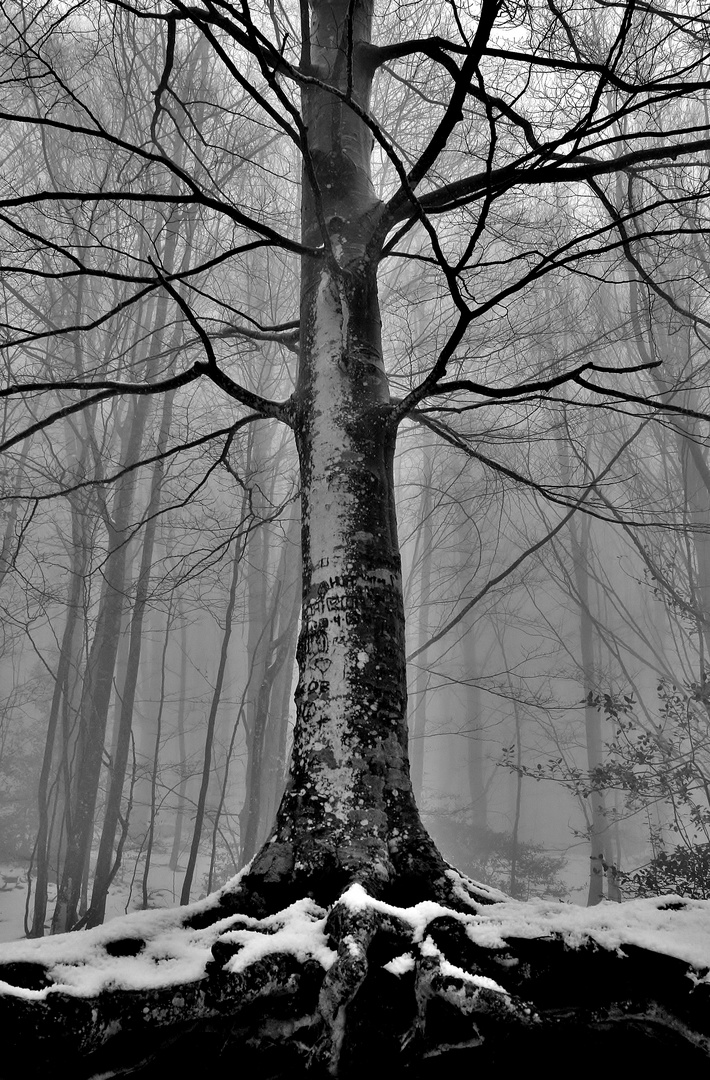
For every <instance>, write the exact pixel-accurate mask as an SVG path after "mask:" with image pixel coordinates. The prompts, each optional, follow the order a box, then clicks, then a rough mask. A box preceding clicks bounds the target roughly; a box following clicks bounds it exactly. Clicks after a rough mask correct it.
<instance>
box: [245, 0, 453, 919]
mask: <svg viewBox="0 0 710 1080" xmlns="http://www.w3.org/2000/svg"><path fill="white" fill-rule="evenodd" d="M370 21H371V6H370V5H369V4H367V3H362V2H357V0H356V2H355V3H352V2H348V0H335V2H333V3H326V2H324V0H315V2H314V3H313V4H312V5H311V47H310V62H311V70H312V71H313V72H314V74H316V75H317V77H318V79H319V80H320V81H321V82H323V83H325V84H329V85H331V86H334V87H336V88H337V89H338V90H339V91H340V93H341V94H342V95H345V96H349V97H351V98H352V100H353V101H354V102H355V103H356V104H357V106H358V107H359V108H361V109H365V110H366V109H367V108H368V104H369V96H370V89H371V80H372V70H371V68H370V67H369V64H368V62H367V50H366V46H367V43H368V42H369V40H370ZM303 115H304V119H305V124H306V127H307V131H308V147H309V155H308V159H309V161H310V164H311V167H312V171H311V172H310V174H309V170H308V168H306V170H305V175H304V195H303V208H302V238H303V241H304V243H305V244H308V245H311V246H313V247H318V246H322V247H323V252H322V255H320V256H313V257H305V258H304V260H303V265H302V279H301V280H302V286H301V331H300V353H299V357H300V362H299V373H298V380H297V387H296V392H295V394H294V397H293V402H292V412H291V420H292V424H293V428H294V431H295V435H296V444H297V448H298V454H299V461H300V472H301V490H302V553H303V593H302V595H303V607H302V625H301V631H300V635H299V643H298V665H299V678H298V685H297V689H296V728H295V733H294V745H293V756H292V764H291V773H290V778H289V783H288V786H287V789H286V793H285V795H284V798H283V800H282V802H281V806H280V808H279V812H278V815H277V823H276V827H275V831H274V833H273V834H272V838H271V841H270V842H268V843H267V844H266V845H265V846H264V848H262V850H261V852H260V853H259V855H257V857H256V860H255V862H254V864H253V865H252V871H251V875H252V879H253V878H254V877H258V878H259V879H260V880H261V885H262V896H264V897H265V893H266V892H267V891H268V885H269V883H273V884H274V886H278V887H279V888H280V893H281V895H282V896H283V893H284V889H286V890H287V891H288V892H290V893H292V894H293V896H294V897H295V896H297V895H303V892H304V890H305V892H306V893H310V894H311V895H318V896H319V897H320V898H321V899H322V901H323V902H326V901H327V900H328V899H330V898H334V897H336V896H338V895H339V894H340V892H341V890H342V889H343V888H344V887H346V886H347V884H349V883H351V882H353V881H359V882H361V883H362V884H363V885H364V886H365V887H366V888H367V889H368V890H369V891H371V892H373V893H375V894H380V895H381V894H382V893H383V892H384V891H385V890H386V889H387V888H388V887H389V890H390V891H389V895H390V896H392V895H397V889H398V887H400V888H402V889H403V890H409V891H408V893H407V895H408V900H409V902H411V900H412V898H413V896H414V895H416V894H417V893H419V892H420V891H421V890H422V889H423V888H428V889H429V890H431V887H432V883H434V882H436V880H437V879H440V878H441V877H442V876H443V873H444V870H445V864H444V863H443V860H441V858H440V856H439V855H438V853H437V852H436V849H435V848H434V846H433V843H432V841H431V840H430V839H429V837H428V836H427V834H426V832H425V831H424V829H423V826H422V825H421V822H420V820H419V815H418V813H417V810H416V806H415V803H414V798H413V794H412V785H411V782H410V777H409V763H408V756H407V742H408V730H407V708H406V706H407V690H406V675H405V643H404V609H403V602H402V576H401V562H400V554H399V547H398V540H397V525H396V520H395V507H394V484H393V456H394V445H395V431H394V428H393V426H392V425H391V424H390V423H389V415H390V395H389V386H388V381H387V376H386V373H385V369H384V363H383V356H382V344H381V337H380V313H379V304H378V296H377V264H378V257H379V251H378V250H377V246H376V245H375V244H374V243H373V242H372V237H373V235H374V231H375V225H376V222H377V216H378V211H379V205H380V204H379V203H378V200H377V198H376V196H375V193H374V190H373V188H372V183H371V179H370V152H371V146H372V140H371V135H370V131H369V129H368V128H367V126H366V125H365V124H364V123H363V122H362V120H361V119H360V118H359V117H358V116H357V115H356V113H355V112H353V110H352V109H350V107H349V105H348V104H347V102H346V101H343V100H342V98H341V97H339V96H335V95H333V94H331V93H329V92H328V90H327V89H323V88H321V87H319V86H316V85H313V84H310V85H308V86H306V87H305V88H304V91H303ZM427 876H428V881H426V880H425V879H426V878H427Z"/></svg>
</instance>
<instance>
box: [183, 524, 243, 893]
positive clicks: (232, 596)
mask: <svg viewBox="0 0 710 1080" xmlns="http://www.w3.org/2000/svg"><path fill="white" fill-rule="evenodd" d="M243 553H244V547H243V543H242V542H241V541H240V540H236V541H235V543H234V559H233V561H232V580H231V583H230V586H229V595H228V598H227V610H226V612H225V616H224V633H223V634H222V645H221V648H220V653H219V664H218V666H217V678H216V680H215V685H214V691H213V693H212V702H211V705H210V711H209V716H208V717H207V728H206V730H205V752H204V758H203V761H202V779H201V782H200V792H199V795H198V797H197V807H196V809H195V822H194V826H193V830H192V843H191V845H190V854H189V856H188V859H187V867H186V869H185V877H184V879H183V883H182V892H181V894H180V903H181V904H189V902H190V890H191V888H192V879H193V877H194V874H195V866H196V865H197V856H198V854H199V850H200V840H201V839H202V825H203V822H204V819H205V806H206V804H207V791H208V789H209V784H210V776H211V774H212V749H213V744H214V730H215V724H216V721H217V711H218V709H219V702H220V698H221V696H222V686H223V684H224V673H225V671H226V668H227V656H228V653H229V640H230V638H231V636H232V624H233V619H234V605H235V601H236V596H237V584H238V582H239V571H240V567H241V560H242V555H243Z"/></svg>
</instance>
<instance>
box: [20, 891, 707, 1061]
mask: <svg viewBox="0 0 710 1080" xmlns="http://www.w3.org/2000/svg"><path fill="white" fill-rule="evenodd" d="M245 880H248V878H247V879H245ZM448 880H449V888H450V890H451V891H453V892H454V893H455V894H456V895H457V896H458V899H459V905H458V906H459V911H458V912H455V911H452V910H446V908H445V907H444V906H442V905H440V904H439V903H437V902H435V901H431V900H430V901H427V902H424V903H420V904H419V905H418V906H415V907H408V908H405V907H402V908H397V907H394V906H391V905H389V904H387V903H385V902H383V901H377V900H372V899H371V898H369V897H368V896H367V895H366V893H365V892H364V890H363V889H362V888H360V887H358V886H356V887H354V888H350V889H349V890H348V891H347V892H346V893H345V894H344V895H343V896H342V897H340V898H339V899H338V900H337V902H335V903H334V904H333V905H331V907H330V909H329V910H328V911H326V910H324V909H323V908H319V907H317V906H316V904H315V903H314V902H313V901H310V900H302V901H300V903H297V904H295V905H293V906H292V907H291V908H288V909H286V910H284V911H282V912H280V913H279V914H277V915H269V916H266V917H264V918H261V919H256V918H254V917H247V916H244V915H241V914H232V915H229V916H227V917H224V916H223V905H220V904H212V905H211V906H209V905H207V904H204V903H203V904H202V905H201V909H202V910H201V911H198V912H195V911H190V910H189V909H187V910H186V909H182V911H181V912H178V913H175V918H174V922H173V925H172V926H168V929H167V931H166V926H167V919H168V916H169V914H170V913H166V912H152V913H141V914H140V918H138V917H134V918H133V919H132V918H131V917H129V918H127V919H125V920H117V921H114V922H113V923H112V924H107V926H105V927H102V928H98V929H97V930H95V931H87V932H86V934H82V935H67V936H65V937H64V938H55V939H48V940H47V941H45V942H37V941H33V942H27V943H21V944H22V946H23V947H24V949H25V953H24V954H22V955H23V956H24V957H25V958H24V959H21V960H15V961H14V962H8V963H5V964H4V965H3V964H0V978H2V979H3V980H4V981H5V982H6V983H8V984H10V986H15V987H26V988H29V989H30V990H33V991H35V994H34V996H33V995H27V996H24V997H22V996H16V993H13V992H12V990H11V989H10V988H9V987H5V988H3V987H0V989H5V991H6V992H5V993H3V994H2V995H1V996H0V1022H1V1024H2V1031H3V1051H4V1054H3V1058H4V1059H5V1060H6V1061H7V1062H10V1061H13V1062H14V1061H15V1060H19V1059H20V1058H21V1059H22V1061H23V1074H24V1075H25V1076H39V1075H43V1074H45V1073H46V1072H47V1070H49V1069H53V1068H54V1067H55V1063H56V1061H57V1060H61V1061H63V1062H64V1063H65V1066H66V1068H67V1070H69V1071H71V1073H72V1075H73V1076H76V1077H84V1078H87V1077H99V1076H101V1077H109V1076H121V1075H126V1074H128V1073H131V1075H136V1076H143V1077H145V1078H148V1077H154V1078H157V1077H164V1076H166V1075H169V1074H170V1075H173V1076H176V1077H180V1076H183V1075H184V1076H188V1075H190V1074H191V1068H188V1067H187V1066H186V1061H187V1060H188V1059H189V1060H190V1061H191V1062H192V1061H194V1059H195V1054H197V1055H199V1060H200V1063H201V1071H202V1072H203V1074H204V1070H205V1069H206V1068H211V1067H214V1068H215V1069H216V1068H219V1067H220V1065H225V1064H226V1063H228V1062H229V1063H236V1062H239V1066H240V1075H243V1076H246V1077H249V1078H250V1080H261V1078H264V1080H266V1078H268V1077H281V1076H283V1077H288V1078H289V1080H294V1078H296V1077H299V1076H301V1075H303V1076H316V1077H330V1076H332V1077H345V1078H347V1077H354V1076H355V1075H360V1074H361V1073H362V1071H363V1069H365V1068H370V1069H371V1068H373V1067H374V1066H375V1065H376V1066H377V1069H378V1072H384V1073H385V1075H386V1073H387V1072H388V1071H389V1072H390V1073H391V1074H392V1075H394V1076H399V1075H401V1076H403V1077H415V1078H419V1077H421V1078H430V1077H435V1076H439V1075H443V1074H444V1073H445V1072H448V1071H450V1069H451V1068H452V1067H454V1066H455V1065H456V1064H457V1063H459V1062H461V1063H462V1064H465V1065H466V1066H467V1067H474V1066H482V1065H485V1066H500V1067H501V1068H503V1067H505V1068H511V1069H512V1068H515V1069H516V1071H517V1069H519V1068H520V1067H523V1066H526V1065H527V1061H528V1058H529V1056H530V1055H540V1054H542V1055H548V1054H550V1053H552V1052H553V1051H554V1052H555V1054H560V1053H563V1052H565V1051H566V1050H567V1051H569V1053H570V1054H571V1055H572V1056H573V1057H574V1058H577V1059H578V1058H579V1053H580V1050H581V1052H582V1054H583V1055H587V1056H588V1057H589V1060H591V1059H592V1058H594V1059H596V1060H597V1061H598V1054H600V1053H602V1054H604V1055H608V1054H615V1053H622V1052H623V1053H628V1052H631V1053H633V1054H634V1056H635V1059H636V1064H637V1066H638V1067H643V1064H644V1060H645V1063H646V1064H647V1065H648V1067H650V1068H651V1071H652V1072H654V1074H655V1075H659V1071H658V1070H659V1068H660V1066H661V1065H663V1063H664V1062H665V1063H666V1064H667V1066H668V1067H671V1065H672V1067H673V1068H674V1070H675V1071H676V1072H677V1071H678V1070H679V1068H681V1067H684V1066H688V1067H689V1066H691V1065H693V1064H695V1065H700V1064H701V1063H702V1064H705V1066H706V1067H707V1065H706V1063H707V1058H708V1057H710V1008H709V1006H710V987H708V984H707V983H706V982H704V981H703V979H702V973H700V975H698V973H695V974H694V973H693V972H692V969H691V968H690V965H689V964H688V963H686V962H684V961H681V960H677V959H674V958H672V957H667V956H663V955H659V954H657V953H651V952H649V951H647V950H645V949H642V948H634V947H628V946H625V947H624V952H625V954H626V955H619V954H618V953H617V952H616V951H614V950H608V949H603V948H600V947H599V946H598V945H597V944H595V942H594V941H593V940H592V939H591V938H587V939H586V940H583V941H580V942H579V943H577V944H575V946H574V947H570V945H569V944H566V943H565V941H564V940H563V936H562V934H560V933H558V932H554V930H553V931H552V932H551V933H549V934H547V935H546V936H545V937H537V938H530V937H519V938H516V937H513V936H511V935H506V937H505V941H504V942H503V941H500V940H499V941H493V939H491V944H490V945H486V944H482V943H481V940H480V937H481V935H480V933H479V934H478V938H479V939H478V940H477V935H476V933H474V932H473V931H474V930H475V928H476V927H478V929H479V930H480V928H481V926H482V925H483V924H484V923H485V925H486V926H490V927H494V926H495V918H494V916H495V910H496V907H497V905H495V904H494V906H493V907H491V906H490V900H491V899H493V898H492V897H491V896H490V895H489V896H488V897H487V899H488V901H489V903H488V904H487V905H485V906H484V905H482V904H481V900H480V898H479V899H478V900H477V902H476V905H475V907H474V906H471V901H469V903H468V904H466V902H465V899H464V898H465V896H466V892H465V890H464V889H463V888H462V882H461V879H458V878H457V875H454V874H450V875H449V878H448ZM240 891H244V883H243V884H242V887H241V890H240ZM470 891H471V892H477V891H478V890H477V889H476V888H475V887H473V886H471V887H470ZM483 892H484V893H485V890H483ZM503 907H505V908H506V910H509V909H510V905H503ZM524 907H525V905H520V908H521V910H522V909H523V908H524ZM462 908H468V911H467V912H466V911H464V912H462V911H461V909H462ZM562 909H563V906H560V909H559V910H562ZM500 910H503V908H501V909H500ZM218 913H222V916H223V917H221V919H219V921H215V916H216V915H217V914H218ZM198 916H199V917H198ZM141 920H142V921H141ZM151 920H152V922H151ZM161 920H162V921H161ZM200 924H201V925H200ZM151 925H154V932H152V933H151V932H150V927H151ZM139 930H142V931H143V933H142V934H139V932H138V931H139ZM146 931H147V932H146ZM92 935H93V936H92ZM161 935H162V936H161ZM79 938H80V939H81V940H82V941H84V942H93V943H94V944H93V945H92V948H93V949H94V952H93V953H92V957H93V958H94V959H93V960H92V962H94V963H95V964H96V968H97V971H99V972H100V971H102V970H103V969H104V967H105V968H106V978H105V979H104V982H103V984H101V985H100V986H99V988H98V991H97V992H96V994H95V996H93V997H88V996H76V992H77V991H76V990H74V991H72V977H73V974H75V975H76V978H77V979H78V980H79V982H76V987H79V988H80V985H81V984H80V976H81V971H79V970H78V962H77V961H76V959H75V960H74V961H72V959H71V943H72V941H74V942H76V941H77V940H78V939H79ZM43 946H44V948H43ZM50 946H51V955H50ZM18 947H19V943H18ZM169 947H171V948H172V950H173V952H174V954H175V955H174V956H170V955H168V949H169ZM31 950H34V951H33V952H32V951H31ZM63 950H64V952H65V954H66V955H65V956H64V959H62V951H63ZM190 950H194V951H195V954H196V955H198V956H202V957H203V958H204V963H203V965H202V967H201V969H200V970H199V971H198V972H197V974H196V975H195V977H194V978H192V979H191V980H189V981H186V980H183V981H182V982H178V983H175V984H172V985H162V986H160V985H149V984H150V980H151V978H153V977H154V973H155V972H156V971H158V972H159V971H160V970H161V964H164V965H167V966H169V965H170V963H172V962H175V963H177V962H178V959H179V956H180V955H181V954H182V953H186V952H189V951H190ZM200 950H201V951H200ZM99 954H100V957H104V960H100V957H99ZM11 955H12V954H11ZM18 955H19V953H18ZM29 956H35V957H36V961H35V962H33V961H32V960H31V959H28V958H27V957H29ZM72 963H73V964H74V968H72ZM112 965H114V966H115V970H116V973H117V975H116V979H118V978H119V975H120V978H121V979H122V980H123V986H124V987H126V986H128V987H132V988H123V989H118V988H115V983H112V981H111V979H112V976H111V974H110V972H111V971H112V970H113V968H112ZM151 973H153V974H151ZM689 976H690V977H689ZM168 981H169V979H168ZM112 986H113V987H114V988H112ZM51 987H55V989H49V990H48V989H47V988H51ZM644 1055H645V1059H644ZM585 1060H586V1058H583V1059H582V1060H581V1062H580V1061H579V1060H577V1063H576V1064H575V1068H574V1071H575V1074H576V1075H577V1076H579V1075H582V1076H585V1075H587V1072H586V1071H585V1070H586V1065H585ZM11 1075H12V1076H13V1077H14V1076H15V1075H16V1073H15V1066H14V1065H13V1068H12V1072H9V1071H6V1072H5V1073H2V1072H1V1071H0V1076H8V1077H9V1076H11ZM589 1075H591V1069H590V1072H589Z"/></svg>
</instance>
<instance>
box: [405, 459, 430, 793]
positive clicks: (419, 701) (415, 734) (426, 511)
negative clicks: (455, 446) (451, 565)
mask: <svg viewBox="0 0 710 1080" xmlns="http://www.w3.org/2000/svg"><path fill="white" fill-rule="evenodd" d="M432 473H433V470H432V465H431V462H430V461H429V459H428V458H427V460H426V462H425V466H424V469H423V472H422V485H423V492H422V498H421V524H420V526H419V530H418V532H419V537H420V538H421V539H420V550H421V554H420V558H419V566H420V570H419V608H418V611H417V651H418V652H419V657H418V664H419V667H418V669H417V673H416V676H415V679H414V687H413V695H414V707H413V709H412V733H411V741H410V757H411V768H412V786H413V788H414V794H415V796H416V797H417V799H419V800H421V798H422V792H423V788H424V760H425V756H426V755H425V753H424V749H425V745H426V724H427V687H428V685H429V672H428V671H427V664H426V652H421V651H419V650H422V649H425V648H426V646H427V645H428V643H429V602H430V596H431V560H432V544H433V530H432V510H433V501H434V500H433V493H432Z"/></svg>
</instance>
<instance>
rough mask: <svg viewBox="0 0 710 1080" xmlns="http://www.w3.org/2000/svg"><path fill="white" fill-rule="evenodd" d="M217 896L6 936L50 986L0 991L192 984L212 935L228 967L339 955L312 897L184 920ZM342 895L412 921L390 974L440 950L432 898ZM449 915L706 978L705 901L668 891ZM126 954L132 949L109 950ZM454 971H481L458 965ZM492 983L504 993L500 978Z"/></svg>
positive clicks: (469, 925) (40, 993) (91, 991)
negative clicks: (636, 951) (91, 923)
mask: <svg viewBox="0 0 710 1080" xmlns="http://www.w3.org/2000/svg"><path fill="white" fill-rule="evenodd" d="M2 895H3V899H5V894H4V893H3V894H2ZM22 895H23V890H21V889H17V890H15V891H14V892H13V893H12V895H11V896H10V897H8V900H9V904H10V906H11V907H14V906H15V905H16V904H21V901H22ZM216 895H217V894H213V896H211V897H208V898H206V899H204V900H201V901H198V902H196V903H195V904H191V905H189V906H188V907H183V908H162V909H154V910H147V911H137V912H133V913H132V914H130V915H128V916H124V917H123V918H120V919H113V920H110V921H109V922H107V923H105V924H104V925H103V926H100V927H97V928H96V929H94V930H87V931H84V932H82V933H76V934H59V935H56V936H55V937H51V938H44V939H40V940H37V939H34V940H29V941H28V940H23V941H14V942H10V943H6V944H4V945H2V946H0V964H6V963H18V962H25V963H39V964H42V965H43V966H44V967H45V969H46V970H47V974H48V976H49V978H50V979H51V980H52V985H51V986H48V987H45V988H44V989H32V990H30V989H25V988H23V987H17V986H11V985H9V984H8V983H4V982H2V981H1V980H0V990H2V992H4V993H9V994H14V995H16V996H19V997H25V998H31V999H41V998H45V997H47V995H49V994H51V993H53V992H55V991H62V992H64V993H67V994H70V995H76V996H80V997H85V996H88V997H91V996H94V995H96V994H98V993H99V992H100V991H102V990H104V989H109V988H111V989H134V988H135V989H141V988H146V987H164V986H170V985H173V984H177V983H185V982H191V981H194V980H197V979H200V978H202V976H203V975H204V974H205V965H206V964H207V963H208V961H209V960H211V958H212V953H211V947H212V945H213V944H214V942H215V941H216V940H217V938H222V940H223V941H225V942H233V943H235V944H239V945H240V946H241V948H240V951H239V952H238V953H236V955H234V956H233V957H232V959H231V960H229V961H228V967H229V969H230V970H234V971H237V970H242V969H243V968H244V967H245V966H247V965H248V964H249V963H251V962H252V961H254V960H256V959H258V958H260V957H262V956H264V955H265V954H267V953H270V952H275V953H292V954H293V955H294V956H296V957H297V958H298V959H300V960H305V959H308V958H312V959H315V960H316V961H318V962H319V963H320V964H321V965H322V966H323V967H324V968H326V969H327V968H328V967H329V966H330V965H331V964H332V963H333V962H334V959H335V953H334V952H333V951H332V950H331V949H330V948H329V947H328V943H327V941H326V938H325V934H324V926H325V914H326V913H325V912H324V911H322V910H321V909H319V908H318V907H317V906H316V905H315V903H314V902H313V901H312V900H309V899H304V900H300V901H298V902H296V903H295V904H292V905H291V906H290V907H288V908H286V909H285V910H284V911H282V912H279V913H278V914H276V915H273V916H270V917H269V918H267V919H262V920H256V919H251V918H247V917H245V916H242V915H231V916H229V917H227V918H224V919H222V920H220V921H218V922H216V923H214V924H213V925H211V926H208V927H206V928H205V929H201V930H196V929H192V928H190V927H186V926H185V925H184V923H185V919H186V916H187V915H188V913H190V914H192V913H195V912H197V911H201V910H206V909H208V908H210V907H211V906H212V905H213V904H214V903H215V900H216ZM342 902H343V903H345V904H347V905H348V906H350V907H351V908H353V909H354V910H362V909H363V908H366V907H371V908H374V909H376V910H379V911H382V912H385V913H388V914H391V915H394V916H396V917H397V918H398V919H400V920H402V921H403V922H404V923H406V924H408V925H409V926H410V928H411V942H412V948H411V951H410V952H407V953H404V954H403V955H402V956H401V957H396V958H394V959H393V960H390V961H389V963H390V964H394V967H391V968H390V970H392V972H393V974H399V973H401V972H403V971H406V970H408V968H409V967H411V965H412V963H413V962H414V960H415V958H416V953H417V952H421V953H422V954H424V955H429V954H430V953H431V950H432V949H433V950H435V951H438V950H436V946H435V945H434V942H433V941H432V939H431V937H429V936H428V934H427V927H428V924H429V923H430V922H431V921H432V920H433V919H436V918H438V917H439V916H441V915H444V914H453V913H450V912H448V910H447V909H445V908H442V907H441V905H439V904H436V903H433V902H423V903H418V904H414V905H412V906H411V907H406V906H404V907H399V908H394V907H392V906H390V905H388V904H384V903H382V902H380V901H377V900H373V899H372V898H371V897H369V896H368V895H367V894H366V893H365V892H364V890H363V889H362V887H361V886H359V885H353V886H351V887H350V889H348V890H347V892H346V893H345V894H344V895H343V897H342ZM7 910H8V911H9V910H10V908H8V909H7ZM454 917H455V918H456V919H458V920H460V921H461V922H462V923H463V925H464V926H465V928H466V933H467V934H468V936H469V937H470V938H471V940H472V941H474V942H478V943H480V944H481V945H483V946H485V947H488V948H494V949H495V948H503V947H504V946H505V944H506V941H507V940H509V939H515V938H548V937H551V936H553V935H554V936H558V935H559V936H561V937H562V938H563V940H564V941H565V942H566V943H567V944H568V945H570V946H572V947H574V946H577V945H581V944H582V943H584V942H586V941H590V940H591V941H593V942H595V943H596V944H597V945H598V946H599V947H601V948H604V949H610V950H615V951H619V952H621V953H623V950H624V947H625V946H626V945H635V946H640V947H642V948H646V949H651V950H653V951H655V952H658V953H662V954H665V955H668V956H674V957H677V958H678V959H680V960H684V961H686V962H688V963H689V964H691V965H692V966H693V967H694V968H695V969H696V973H695V974H694V975H691V978H693V980H694V981H695V982H697V983H700V982H710V901H704V900H684V899H681V898H680V897H677V896H668V897H656V898H654V899H646V900H630V901H627V902H625V903H622V904H613V903H609V902H603V903H601V904H599V905H598V906H596V907H592V908H583V907H578V906H577V905H574V904H566V903H560V902H559V901H557V902H555V901H548V900H533V901H526V902H520V901H511V900H502V901H501V902H500V903H496V904H486V905H472V908H471V913H470V914H468V913H466V914H455V915H454ZM117 941H120V942H121V943H122V948H121V949H120V950H119V949H116V950H113V949H111V947H110V946H111V943H113V942H117ZM132 941H133V942H135V948H134V949H131V948H128V949H126V948H125V943H126V942H128V943H129V945H130V943H131V942H132ZM127 951H128V952H131V951H133V952H134V953H135V955H114V953H115V952H123V953H125V952H127ZM442 960H443V958H442ZM456 973H457V974H459V975H462V976H464V977H466V978H477V977H476V976H473V975H468V974H467V973H465V972H458V970H457V972H456ZM489 989H495V990H498V991H499V992H501V993H504V994H505V993H506V991H505V990H504V989H503V988H502V987H500V986H498V985H497V984H496V985H495V986H491V987H489Z"/></svg>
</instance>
